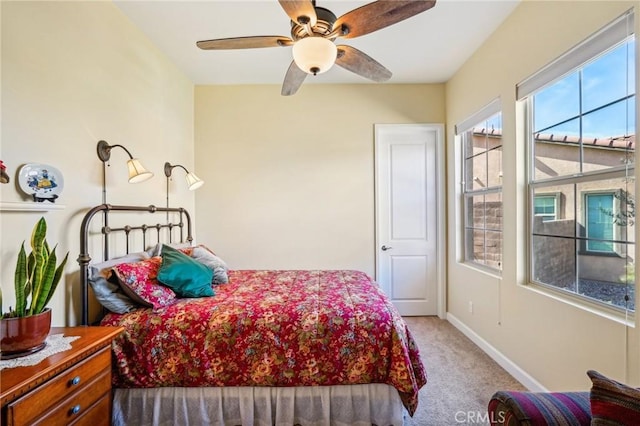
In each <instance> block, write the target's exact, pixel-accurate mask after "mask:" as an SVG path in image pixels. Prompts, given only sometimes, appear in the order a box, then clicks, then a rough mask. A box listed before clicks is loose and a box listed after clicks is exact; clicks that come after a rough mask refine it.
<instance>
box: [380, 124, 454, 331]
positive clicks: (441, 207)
mask: <svg viewBox="0 0 640 426" xmlns="http://www.w3.org/2000/svg"><path fill="white" fill-rule="evenodd" d="M412 127H413V128H420V129H426V130H428V131H435V132H436V193H437V194H436V200H437V202H436V204H437V206H436V246H437V250H436V251H437V253H436V264H437V270H438V271H437V277H436V282H437V284H436V299H437V311H438V317H439V318H441V319H445V318H446V315H447V291H446V290H447V289H446V253H447V241H446V234H447V232H446V231H447V229H446V226H447V222H446V211H445V206H446V192H445V191H446V173H445V172H446V164H445V134H444V124H442V123H416V124H374V134H375V137H374V141H375V142H374V155H373V167H374V191H373V197H374V204H375V213H374V228H375V229H374V233H375V247H374V253H375V278H376V280H377V279H378V270H379V266H380V265H379V263H380V255H379V251H378V247H379V246H380V244H381V241H380V235H379V231H378V218H379V217H380V203H379V201H380V200H379V199H378V187H379V182H378V152H379V150H380V148H379V140H380V137H379V135H380V131H381V130H382V129H384V130H386V131H389V129H393V128H397V129H407V128H412Z"/></svg>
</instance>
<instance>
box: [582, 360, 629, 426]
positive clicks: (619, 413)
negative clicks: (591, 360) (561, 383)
mask: <svg viewBox="0 0 640 426" xmlns="http://www.w3.org/2000/svg"><path fill="white" fill-rule="evenodd" d="M587 375H588V376H589V378H590V379H591V383H593V386H592V387H591V411H592V413H593V414H592V415H593V423H591V424H592V425H640V390H638V389H634V388H632V387H629V386H627V385H624V384H622V383H619V382H616V381H615V380H611V379H609V378H607V377H605V376H603V375H602V374H600V373H598V372H597V371H593V370H589V371H587Z"/></svg>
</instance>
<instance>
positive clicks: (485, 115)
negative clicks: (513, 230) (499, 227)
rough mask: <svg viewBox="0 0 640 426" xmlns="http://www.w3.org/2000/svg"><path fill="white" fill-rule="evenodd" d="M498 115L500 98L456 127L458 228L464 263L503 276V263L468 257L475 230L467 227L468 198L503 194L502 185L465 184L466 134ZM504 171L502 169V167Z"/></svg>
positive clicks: (500, 105) (500, 104)
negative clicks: (473, 187) (470, 236)
mask: <svg viewBox="0 0 640 426" xmlns="http://www.w3.org/2000/svg"><path fill="white" fill-rule="evenodd" d="M498 113H502V102H501V100H500V98H499V97H498V98H495V99H493V100H492V101H491V102H489V103H488V104H487V105H485V106H484V107H482V108H481V109H480V110H478V111H477V112H475V113H474V114H472V115H471V116H469V117H467V118H466V119H464V120H462V121H461V122H460V123H458V124H456V125H455V133H456V136H458V138H457V140H459V141H460V144H461V147H462V149H461V150H460V158H461V159H462V161H461V168H460V170H459V172H460V174H459V175H460V176H461V180H460V184H461V185H460V188H461V197H460V200H461V203H462V205H461V211H462V221H461V222H462V223H461V226H459V227H458V229H459V230H460V231H459V232H461V236H462V238H460V239H459V241H460V242H461V244H462V250H461V251H460V253H461V255H462V263H464V264H467V265H469V266H471V267H473V268H477V269H479V270H482V271H484V272H487V273H490V274H493V275H497V276H500V275H501V274H502V268H503V262H500V266H499V267H498V268H494V267H492V266H488V265H486V264H484V263H480V262H476V261H474V260H473V259H472V258H469V257H468V256H467V255H468V247H467V229H473V228H474V227H473V226H467V225H468V223H467V220H468V217H467V216H468V215H467V199H468V198H472V197H474V196H478V195H488V194H502V184H501V185H500V186H491V187H488V188H483V189H479V190H472V191H471V190H467V189H466V184H467V182H465V179H464V177H465V167H466V162H465V148H464V146H465V144H466V142H467V141H466V137H465V133H466V132H467V131H469V130H471V129H473V127H474V126H476V125H477V124H478V123H480V122H482V121H486V120H488V119H489V118H491V117H493V116H494V115H496V114H498ZM501 169H502V167H501ZM501 176H502V170H500V177H501ZM483 230H484V231H485V232H486V231H487V229H486V228H484V229H483ZM502 241H503V245H504V232H502Z"/></svg>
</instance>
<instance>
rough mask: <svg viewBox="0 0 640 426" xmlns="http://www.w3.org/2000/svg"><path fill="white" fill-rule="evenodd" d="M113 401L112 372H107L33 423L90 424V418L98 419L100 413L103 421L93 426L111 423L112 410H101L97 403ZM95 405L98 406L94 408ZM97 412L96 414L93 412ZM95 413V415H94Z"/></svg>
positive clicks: (48, 424) (51, 425) (43, 425)
mask: <svg viewBox="0 0 640 426" xmlns="http://www.w3.org/2000/svg"><path fill="white" fill-rule="evenodd" d="M110 400H111V371H110V370H109V371H105V372H104V373H103V374H101V375H100V376H98V377H97V378H95V379H94V380H93V381H92V382H91V383H89V384H88V385H87V386H85V387H84V388H83V389H80V390H79V391H78V392H74V393H73V394H72V395H70V396H69V397H68V398H67V399H65V400H63V401H62V402H60V403H59V404H58V405H56V406H55V407H54V408H53V409H52V410H51V411H49V412H48V413H47V414H46V415H45V416H44V417H41V418H39V419H38V420H37V421H35V422H33V423H31V424H32V425H33V426H36V425H42V426H64V425H68V424H71V423H73V422H76V421H77V422H80V421H82V423H84V424H90V422H89V420H88V419H89V418H95V417H97V415H98V413H101V414H102V417H103V419H102V420H100V421H99V422H97V423H95V424H94V425H93V426H97V425H100V424H104V423H105V421H106V424H108V423H109V420H110V418H111V413H110V410H108V409H107V410H104V409H103V410H102V411H101V410H100V407H99V404H96V402H103V401H107V404H108V403H109V401H110ZM94 405H98V406H97V407H94ZM94 410H95V412H93V411H94ZM92 412H93V415H92ZM85 416H89V417H88V419H87V420H83V419H84V417H85Z"/></svg>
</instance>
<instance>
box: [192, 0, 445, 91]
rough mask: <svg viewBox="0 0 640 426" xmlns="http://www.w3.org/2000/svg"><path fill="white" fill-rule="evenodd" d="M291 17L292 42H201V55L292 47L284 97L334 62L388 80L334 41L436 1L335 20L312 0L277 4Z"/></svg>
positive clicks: (399, 1) (397, 4) (381, 7)
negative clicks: (230, 50)
mask: <svg viewBox="0 0 640 426" xmlns="http://www.w3.org/2000/svg"><path fill="white" fill-rule="evenodd" d="M278 1H279V3H280V6H282V8H283V9H284V11H285V12H286V14H287V15H288V16H289V18H291V37H286V36H249V37H232V38H221V39H214V40H202V41H199V42H197V43H196V44H197V46H198V47H199V48H200V49H203V50H227V49H253V48H261V47H287V46H293V58H294V60H293V62H291V65H289V69H288V70H287V73H286V75H285V78H284V83H283V84H282V95H284V96H290V95H293V94H294V93H296V92H297V91H298V88H299V87H300V86H301V85H302V83H303V82H304V79H305V78H306V77H307V75H309V74H313V75H316V74H321V73H323V72H326V71H327V70H329V68H331V67H332V66H333V64H334V63H336V64H338V65H339V66H341V67H342V68H344V69H346V70H349V71H351V72H353V73H355V74H358V75H361V76H362V77H365V78H368V79H369V80H373V81H376V82H382V81H387V80H388V79H389V78H391V71H389V70H388V69H386V68H385V67H384V66H383V65H382V64H380V63H378V62H377V61H376V60H374V59H373V58H371V57H370V56H368V55H367V54H365V53H364V52H362V51H360V50H358V49H356V48H355V47H351V46H347V45H337V46H336V44H335V40H336V39H337V38H338V37H343V38H355V37H359V36H362V35H365V34H369V33H372V32H374V31H377V30H379V29H381V28H385V27H388V26H390V25H393V24H395V23H398V22H400V21H403V20H405V19H407V18H410V17H412V16H414V15H417V14H418V13H421V12H424V11H426V10H429V9H431V8H432V7H433V6H434V5H435V3H436V0H378V1H374V2H372V3H368V4H365V5H364V6H361V7H359V8H356V9H353V10H351V11H350V12H347V13H345V14H344V15H342V16H340V17H339V18H336V15H334V14H333V12H331V11H330V10H328V9H325V8H323V7H318V6H316V2H315V0H278Z"/></svg>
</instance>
